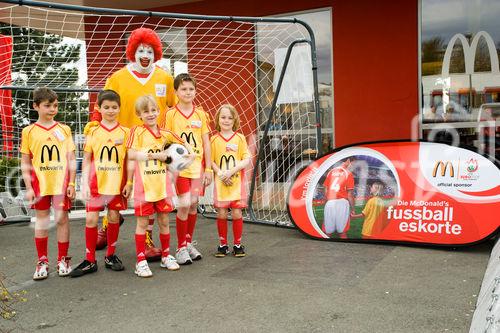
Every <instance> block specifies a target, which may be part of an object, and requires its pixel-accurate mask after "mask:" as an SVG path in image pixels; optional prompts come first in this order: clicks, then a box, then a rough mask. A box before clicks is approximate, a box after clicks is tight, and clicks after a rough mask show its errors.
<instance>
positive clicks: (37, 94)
mask: <svg viewBox="0 0 500 333" xmlns="http://www.w3.org/2000/svg"><path fill="white" fill-rule="evenodd" d="M43 101H48V102H49V103H53V102H55V101H57V94H56V93H55V91H54V90H52V89H50V88H47V87H38V88H36V89H35V90H33V104H35V105H40V103H42V102H43Z"/></svg>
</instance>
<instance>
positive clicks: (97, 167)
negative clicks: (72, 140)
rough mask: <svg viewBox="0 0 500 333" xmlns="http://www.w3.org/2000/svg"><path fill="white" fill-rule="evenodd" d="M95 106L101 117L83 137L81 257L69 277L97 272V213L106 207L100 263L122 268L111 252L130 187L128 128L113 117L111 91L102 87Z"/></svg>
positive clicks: (116, 104)
mask: <svg viewBox="0 0 500 333" xmlns="http://www.w3.org/2000/svg"><path fill="white" fill-rule="evenodd" d="M97 106H98V108H99V112H100V113H101V115H102V120H101V122H100V123H99V125H98V126H97V127H93V128H92V129H91V130H90V132H89V133H88V134H87V136H86V141H85V147H84V149H83V150H84V152H85V153H84V157H83V172H82V194H83V197H84V198H85V200H86V202H87V207H86V210H87V215H86V223H85V260H84V261H83V262H82V263H81V264H80V265H78V266H77V267H75V268H74V269H73V271H72V272H71V274H70V276H71V277H79V276H83V275H85V274H89V273H93V272H96V271H97V262H96V259H95V250H96V243H97V222H98V220H99V212H100V211H103V210H104V208H105V207H106V206H107V208H108V212H107V219H108V227H107V242H108V249H107V252H106V257H105V258H104V265H105V267H106V268H110V269H112V270H114V271H122V270H123V269H124V267H123V264H122V262H121V260H120V259H119V258H118V257H117V256H116V255H115V248H116V242H117V240H118V233H119V230H120V225H119V222H120V213H119V212H120V210H123V209H127V198H128V197H129V196H130V191H131V188H130V186H129V187H126V186H125V182H126V179H127V176H126V153H127V149H126V147H125V141H126V139H127V136H128V134H129V131H130V130H129V129H128V128H126V127H123V126H121V125H120V124H119V123H118V121H117V119H118V114H119V113H120V96H119V95H118V94H117V93H116V92H115V91H113V90H103V91H101V92H100V93H99V95H98V96H97Z"/></svg>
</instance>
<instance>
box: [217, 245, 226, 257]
mask: <svg viewBox="0 0 500 333" xmlns="http://www.w3.org/2000/svg"><path fill="white" fill-rule="evenodd" d="M228 254H229V247H227V245H222V246H221V245H219V246H218V247H217V253H215V254H214V255H215V256H216V257H217V258H224V257H225V256H227V255H228Z"/></svg>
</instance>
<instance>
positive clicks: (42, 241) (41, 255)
mask: <svg viewBox="0 0 500 333" xmlns="http://www.w3.org/2000/svg"><path fill="white" fill-rule="evenodd" d="M47 241H48V237H40V238H38V237H35V247H36V252H37V254H38V261H46V262H48V261H49V258H48V256H47V250H48V246H47Z"/></svg>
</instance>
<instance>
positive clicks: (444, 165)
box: [432, 161, 455, 178]
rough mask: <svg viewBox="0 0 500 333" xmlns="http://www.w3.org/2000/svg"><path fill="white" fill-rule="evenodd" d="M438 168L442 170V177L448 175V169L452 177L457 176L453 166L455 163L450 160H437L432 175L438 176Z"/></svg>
mask: <svg viewBox="0 0 500 333" xmlns="http://www.w3.org/2000/svg"><path fill="white" fill-rule="evenodd" d="M448 167H449V168H448ZM438 169H440V171H441V177H444V176H445V175H446V170H449V175H450V177H451V178H453V177H455V168H453V164H452V163H451V162H450V161H446V162H443V161H437V162H436V164H435V165H434V170H433V171H432V177H436V176H437V172H438Z"/></svg>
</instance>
